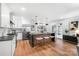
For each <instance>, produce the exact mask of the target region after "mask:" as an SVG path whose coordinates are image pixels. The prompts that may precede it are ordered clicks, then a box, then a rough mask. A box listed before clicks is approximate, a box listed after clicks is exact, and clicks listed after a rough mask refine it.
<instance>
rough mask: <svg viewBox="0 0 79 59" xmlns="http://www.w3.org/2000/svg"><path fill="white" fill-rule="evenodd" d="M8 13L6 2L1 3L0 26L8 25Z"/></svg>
mask: <svg viewBox="0 0 79 59" xmlns="http://www.w3.org/2000/svg"><path fill="white" fill-rule="evenodd" d="M10 13H11V10H10V9H9V8H8V7H7V5H6V4H4V3H2V4H1V21H0V22H1V27H10Z"/></svg>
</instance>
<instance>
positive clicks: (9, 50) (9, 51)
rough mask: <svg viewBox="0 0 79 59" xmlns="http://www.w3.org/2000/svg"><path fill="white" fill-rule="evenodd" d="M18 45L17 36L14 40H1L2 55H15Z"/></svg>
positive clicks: (0, 51)
mask: <svg viewBox="0 0 79 59" xmlns="http://www.w3.org/2000/svg"><path fill="white" fill-rule="evenodd" d="M15 47H16V37H15V36H14V38H13V40H8V41H0V56H13V55H14V51H15Z"/></svg>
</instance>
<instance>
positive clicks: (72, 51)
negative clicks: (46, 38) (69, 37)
mask: <svg viewBox="0 0 79 59" xmlns="http://www.w3.org/2000/svg"><path fill="white" fill-rule="evenodd" d="M14 55H15V56H77V50H76V45H74V44H71V43H68V42H64V41H63V40H59V39H56V41H55V42H49V43H46V44H44V45H42V46H41V45H37V46H35V47H31V46H30V44H29V41H28V40H20V41H17V47H16V49H15V54H14Z"/></svg>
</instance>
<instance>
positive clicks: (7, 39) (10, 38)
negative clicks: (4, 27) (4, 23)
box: [0, 35, 14, 41]
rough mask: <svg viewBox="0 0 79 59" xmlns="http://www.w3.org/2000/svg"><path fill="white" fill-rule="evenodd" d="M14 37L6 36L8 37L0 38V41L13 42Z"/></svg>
mask: <svg viewBox="0 0 79 59" xmlns="http://www.w3.org/2000/svg"><path fill="white" fill-rule="evenodd" d="M13 38H14V35H8V36H2V37H0V41H9V40H13Z"/></svg>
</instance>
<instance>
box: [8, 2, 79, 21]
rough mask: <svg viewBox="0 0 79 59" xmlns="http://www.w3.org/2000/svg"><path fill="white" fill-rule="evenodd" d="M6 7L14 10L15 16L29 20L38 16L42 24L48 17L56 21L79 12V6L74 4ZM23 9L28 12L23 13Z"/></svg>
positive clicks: (17, 4) (10, 4) (12, 5)
mask: <svg viewBox="0 0 79 59" xmlns="http://www.w3.org/2000/svg"><path fill="white" fill-rule="evenodd" d="M6 5H7V6H8V7H9V8H10V9H12V11H13V12H14V13H15V15H19V16H24V17H25V18H26V19H28V20H32V19H34V17H35V16H38V20H39V21H41V20H42V22H43V21H44V20H45V18H46V17H47V18H48V21H51V20H56V19H59V18H61V16H62V15H65V14H68V13H71V12H74V11H76V10H79V4H72V3H70V4H69V3H7V4H6ZM22 7H24V8H26V10H25V11H22V10H21V8H22ZM48 21H46V22H48Z"/></svg>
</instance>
